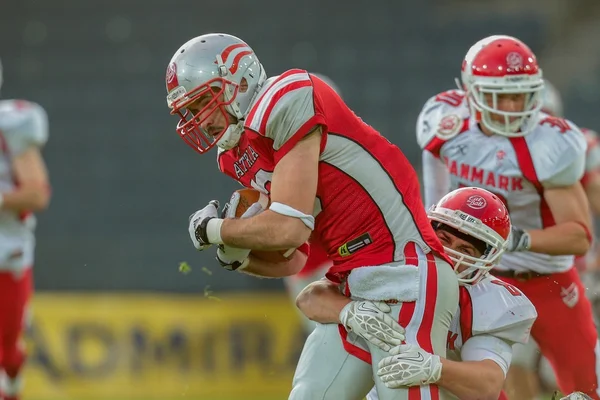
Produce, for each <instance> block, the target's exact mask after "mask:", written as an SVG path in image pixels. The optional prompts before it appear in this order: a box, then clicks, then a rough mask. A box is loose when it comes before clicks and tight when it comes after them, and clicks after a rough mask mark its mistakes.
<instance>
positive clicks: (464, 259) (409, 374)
mask: <svg viewBox="0 0 600 400" xmlns="http://www.w3.org/2000/svg"><path fill="white" fill-rule="evenodd" d="M428 217H429V219H430V220H431V221H432V224H433V226H434V228H435V230H436V234H437V235H438V237H439V238H440V241H441V242H442V243H443V245H444V248H445V250H446V252H447V253H448V254H449V256H450V258H451V259H452V260H453V261H454V268H455V270H456V273H457V275H458V279H459V282H460V284H461V288H460V299H459V309H458V311H457V313H456V314H455V316H454V319H453V320H452V323H451V328H450V331H449V332H448V343H447V344H448V347H447V350H448V353H447V359H444V358H441V357H438V356H434V355H432V354H430V353H428V352H426V351H424V350H423V349H420V348H418V347H416V346H414V345H406V344H405V345H401V346H398V347H395V348H394V349H392V350H391V353H392V356H390V357H387V358H385V359H383V360H382V361H381V362H380V363H379V370H378V375H379V378H378V377H376V378H375V382H376V387H377V386H380V385H383V384H384V383H383V382H385V385H387V386H388V387H390V388H398V387H401V386H411V387H414V390H416V391H418V390H419V387H418V385H419V384H420V383H421V382H423V381H427V382H428V383H436V384H437V385H439V386H440V387H441V388H443V389H445V390H447V391H449V392H451V393H452V394H453V395H455V396H456V397H458V398H483V399H492V398H493V399H497V398H506V397H505V396H504V395H501V390H502V385H503V383H504V378H505V376H506V373H507V371H508V367H509V365H510V363H511V357H512V347H511V345H512V344H513V343H525V342H527V340H528V337H529V331H530V329H531V325H532V324H533V321H534V320H535V318H536V315H537V314H536V311H535V308H534V307H533V305H532V304H531V302H530V301H529V300H528V299H527V298H526V297H525V296H524V295H523V294H522V293H521V292H520V291H519V290H518V289H516V288H515V287H513V286H511V285H508V284H506V283H504V282H502V281H500V280H498V279H495V278H493V277H492V276H490V275H489V274H488V271H489V270H490V269H491V268H492V266H493V265H494V263H495V262H497V261H498V260H499V258H500V257H501V255H502V253H503V252H504V249H505V246H506V240H507V238H508V235H509V232H510V219H509V217H508V211H507V210H506V207H505V206H504V204H503V203H502V201H501V200H500V199H499V198H498V197H497V196H495V195H494V194H492V193H490V192H488V191H486V190H483V189H478V188H462V189H458V190H455V191H453V192H451V193H449V194H448V195H446V196H445V197H444V198H443V199H442V200H440V202H439V203H438V204H437V205H435V206H434V207H432V208H431V209H430V210H429V212H428ZM348 302H349V299H348V298H346V297H344V296H342V295H341V294H340V292H339V288H338V287H337V286H335V285H333V284H331V283H330V282H327V281H320V282H316V283H313V284H311V285H310V286H308V287H307V288H306V289H305V290H304V291H303V292H302V293H301V294H300V296H299V297H298V300H297V304H298V307H299V308H300V309H301V310H302V311H303V312H304V313H305V314H306V315H307V316H308V317H309V318H311V319H313V320H315V321H317V322H320V323H340V322H342V321H344V319H345V315H346V313H347V308H348V306H346V304H347V303H348ZM460 361H468V362H467V363H463V362H460ZM382 381H383V382H382ZM377 398H378V396H377V392H376V390H375V388H374V389H373V390H372V391H371V393H370V394H369V396H368V399H369V400H375V399H377Z"/></svg>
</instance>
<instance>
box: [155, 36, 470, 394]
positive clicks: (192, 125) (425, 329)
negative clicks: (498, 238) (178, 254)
mask: <svg viewBox="0 0 600 400" xmlns="http://www.w3.org/2000/svg"><path fill="white" fill-rule="evenodd" d="M166 83H167V91H168V95H167V103H168V106H169V108H170V109H171V113H172V114H175V115H178V116H179V119H180V122H179V124H178V126H177V132H178V134H179V135H180V137H181V138H182V139H183V140H184V141H185V142H186V143H187V144H188V145H190V146H191V147H192V148H193V149H194V150H195V151H197V152H198V153H201V154H202V153H206V152H207V151H208V150H210V149H211V148H213V147H218V148H219V151H218V156H217V157H218V164H219V169H220V170H221V171H222V172H223V173H225V174H226V175H229V176H230V177H232V178H233V179H235V180H237V181H238V182H239V183H241V184H242V185H243V186H245V187H248V188H254V189H257V190H259V191H261V192H263V193H265V194H268V195H269V196H270V200H271V202H270V205H269V206H268V209H266V210H264V211H262V212H260V213H258V214H256V215H253V216H251V217H248V218H240V219H232V218H225V219H222V218H219V217H218V215H217V214H218V212H217V208H218V205H217V203H216V202H211V203H210V204H209V205H207V206H206V207H204V208H203V209H201V210H198V211H197V212H195V213H194V214H192V216H191V218H190V220H189V226H188V229H189V232H190V238H191V240H192V242H193V244H194V246H195V247H196V248H197V249H198V250H205V249H207V248H209V247H210V246H211V245H212V244H218V245H219V248H218V249H217V257H218V259H219V260H220V262H221V265H222V266H223V267H224V268H227V269H229V270H238V271H244V272H250V273H252V274H256V275H263V276H278V277H283V276H289V275H292V274H295V273H297V272H298V271H299V270H300V269H301V268H302V267H303V266H304V263H305V261H306V256H305V255H304V254H303V253H302V251H295V252H292V255H291V259H289V260H287V261H281V262H269V261H265V260H263V259H259V258H258V257H255V256H253V255H252V254H251V250H250V249H252V250H262V251H281V250H283V251H284V252H286V253H287V251H288V250H289V249H295V248H301V247H302V246H304V244H305V243H306V241H307V239H308V238H309V236H310V237H314V238H316V239H317V240H318V241H319V242H320V243H321V245H322V246H323V248H324V249H325V251H326V252H327V255H328V257H329V258H330V259H331V260H332V261H333V264H334V265H333V266H332V267H331V268H330V269H329V271H328V273H327V277H328V278H329V279H330V280H332V281H335V282H336V283H339V284H342V282H344V284H345V285H346V294H347V296H353V295H354V296H357V297H361V298H363V299H365V300H370V301H379V300H393V301H394V304H392V305H390V306H389V309H390V310H389V311H390V315H391V317H392V319H393V318H397V316H398V314H399V313H400V314H402V315H404V316H405V318H406V317H407V316H410V317H414V318H412V319H413V321H414V322H413V323H412V325H410V327H409V328H410V329H407V335H412V336H410V338H411V339H410V341H411V342H413V343H415V344H418V345H419V346H422V347H423V348H426V349H427V350H428V351H431V352H435V353H440V354H443V352H444V349H445V341H446V333H447V331H448V328H449V325H450V321H451V319H452V315H453V314H454V312H455V310H456V304H457V302H458V284H457V281H456V275H455V274H453V273H452V269H451V268H450V260H449V259H448V258H447V256H446V255H445V254H444V251H443V248H442V245H441V243H440V242H439V240H438V239H437V237H436V236H435V233H434V232H433V229H432V228H431V225H430V224H429V221H428V220H427V216H426V213H425V211H424V210H423V207H422V202H421V197H420V191H419V184H418V179H417V176H416V173H415V171H414V169H413V168H412V166H411V165H410V163H409V162H408V160H407V159H406V158H405V157H404V155H403V154H402V152H401V151H400V149H399V148H398V147H397V146H394V145H393V144H391V143H390V142H389V141H388V140H387V139H386V138H385V137H383V136H382V135H381V134H379V133H378V132H377V131H375V130H374V129H373V128H372V127H371V126H369V125H368V124H366V123H365V122H364V121H362V120H361V119H360V118H358V117H357V116H356V115H355V114H354V112H352V110H350V109H349V108H348V106H347V105H346V104H345V103H344V102H343V101H342V99H341V98H340V96H339V95H338V94H337V93H336V92H335V91H334V90H333V89H332V88H331V87H330V86H329V85H327V84H326V83H325V82H323V81H322V80H321V79H319V78H317V77H316V76H314V75H311V74H309V73H308V72H307V71H304V70H300V69H292V70H289V71H286V72H284V73H283V74H281V75H279V76H278V77H277V78H276V79H271V80H269V81H268V82H266V74H265V71H264V69H263V67H262V65H261V64H260V62H259V61H258V58H257V57H256V55H255V53H254V51H253V50H252V49H251V48H250V46H248V44H247V43H245V42H244V41H242V40H240V39H239V38H236V37H234V36H231V35H227V34H207V35H202V36H199V37H196V38H194V39H192V40H190V41H188V42H186V43H185V44H184V45H183V46H181V47H180V48H179V49H178V50H177V51H176V53H175V54H174V56H173V58H172V59H171V61H170V63H169V66H168V68H167V76H166ZM301 250H302V249H301ZM361 304H362V303H361ZM406 304H408V306H405V305H406ZM361 312H362V311H361V310H357V313H359V314H360V313H361ZM347 326H351V324H349V325H347ZM363 328H366V329H367V331H368V329H369V327H368V326H366V327H363ZM361 329H362V328H361ZM361 329H359V330H358V331H356V330H355V331H353V332H347V331H346V330H345V329H338V328H337V327H336V326H333V327H324V326H321V327H317V328H316V329H315V331H314V332H313V334H311V335H310V336H309V338H308V339H307V341H306V344H305V346H304V350H303V353H302V356H301V357H300V361H299V364H298V367H297V369H296V375H295V377H294V382H293V389H292V393H291V395H290V398H291V399H309V398H310V399H314V398H319V399H335V400H343V399H354V398H355V397H356V396H357V395H359V393H362V395H366V393H367V392H368V391H369V390H370V388H371V385H372V381H371V376H372V373H373V371H372V369H371V366H369V365H367V364H365V363H364V362H363V361H362V360H360V359H358V358H354V357H350V358H349V357H348V349H351V348H353V347H352V346H354V344H355V343H357V342H360V343H362V344H365V346H370V347H369V352H367V353H366V354H368V355H369V356H370V357H373V359H374V360H379V359H382V358H383V357H384V356H385V355H386V353H385V351H384V350H381V349H380V348H378V347H377V346H376V345H373V344H372V343H370V342H369V344H366V340H367V339H366V338H368V337H369V332H365V331H364V330H363V331H361ZM417 332H418V335H417V334H416V333H417ZM357 333H361V335H359V336H357V335H356V334H357ZM422 390H423V391H424V392H427V391H431V392H432V393H436V392H437V388H436V387H433V386H432V387H428V386H424V387H423V388H422ZM380 395H382V398H384V399H405V398H408V390H391V389H388V392H387V393H385V392H384V393H383V394H380Z"/></svg>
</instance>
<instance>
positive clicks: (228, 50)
mask: <svg viewBox="0 0 600 400" xmlns="http://www.w3.org/2000/svg"><path fill="white" fill-rule="evenodd" d="M240 47H248V45H247V44H246V43H238V44H232V45H231V46H228V47H226V48H225V50H223V52H222V53H221V58H222V59H223V64H225V63H226V62H227V58H228V57H229V54H231V52H232V51H233V50H235V49H239V48H240Z"/></svg>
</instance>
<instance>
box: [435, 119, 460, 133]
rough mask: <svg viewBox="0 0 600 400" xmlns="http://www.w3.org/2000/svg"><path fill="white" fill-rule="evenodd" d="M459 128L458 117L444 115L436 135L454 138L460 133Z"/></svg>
mask: <svg viewBox="0 0 600 400" xmlns="http://www.w3.org/2000/svg"><path fill="white" fill-rule="evenodd" d="M461 126H462V123H461V119H460V117H459V116H458V115H456V114H451V115H446V116H445V117H444V118H442V120H441V121H440V125H439V126H438V130H437V133H438V134H439V135H440V136H442V137H449V136H454V135H456V134H457V133H458V132H459V131H460V128H461Z"/></svg>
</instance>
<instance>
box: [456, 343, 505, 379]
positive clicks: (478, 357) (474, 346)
mask: <svg viewBox="0 0 600 400" xmlns="http://www.w3.org/2000/svg"><path fill="white" fill-rule="evenodd" d="M460 355H461V358H462V360H463V361H482V360H492V361H494V362H496V363H497V364H498V365H499V366H500V368H502V371H503V372H504V376H506V373H507V372H508V367H510V362H511V360H512V346H511V345H510V344H508V343H507V342H505V341H504V340H502V339H499V338H496V337H494V336H490V335H478V336H473V337H471V338H470V339H469V340H467V342H466V343H465V344H464V345H463V347H462V349H461V352H460Z"/></svg>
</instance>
